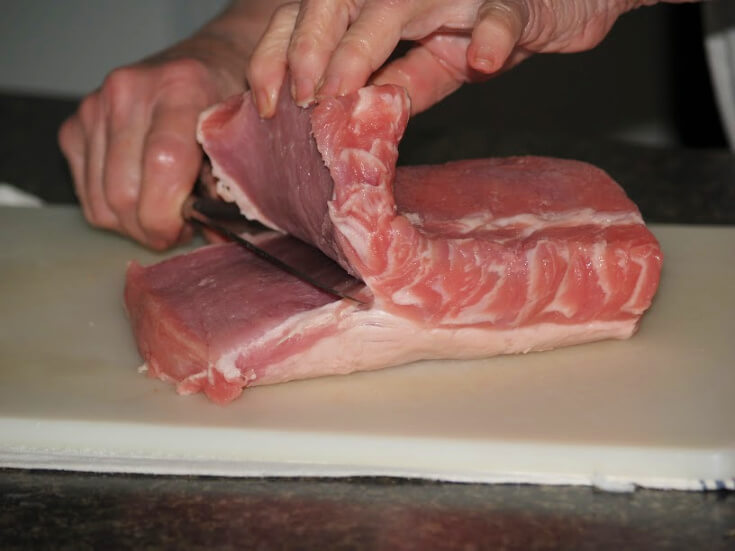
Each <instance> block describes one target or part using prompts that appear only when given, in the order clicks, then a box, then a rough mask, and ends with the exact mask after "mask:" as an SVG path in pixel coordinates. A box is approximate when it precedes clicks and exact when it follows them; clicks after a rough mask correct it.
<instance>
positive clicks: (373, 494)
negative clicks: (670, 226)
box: [0, 94, 735, 549]
mask: <svg viewBox="0 0 735 551" xmlns="http://www.w3.org/2000/svg"><path fill="white" fill-rule="evenodd" d="M74 108H75V102H74V101H73V100H63V99H49V98H38V97H30V96H20V95H12V94H0V120H2V121H3V128H2V130H1V131H0V182H9V183H12V184H14V185H17V186H18V187H21V188H24V189H26V190H28V191H30V192H32V193H35V194H37V195H39V196H40V197H42V198H43V199H45V200H46V201H48V202H50V203H71V202H74V200H75V199H74V194H73V188H72V185H71V182H70V180H69V176H68V173H67V171H66V168H65V165H64V162H63V159H62V157H61V155H60V153H59V152H58V149H57V147H56V131H57V128H58V126H59V124H60V122H61V121H62V120H63V118H64V117H66V116H67V115H68V114H69V113H71V112H72V111H73V110H74ZM510 154H542V155H555V156H560V157H568V158H576V159H581V160H586V161H589V162H592V163H594V164H597V165H598V166H600V167H602V168H604V169H605V170H607V171H608V172H610V173H611V174H612V175H613V177H614V178H616V179H617V180H618V181H619V182H620V183H621V185H622V186H623V187H624V188H625V189H626V191H627V192H628V194H629V195H630V196H631V197H632V198H633V199H634V200H635V201H636V202H637V203H638V205H639V206H640V208H641V211H642V212H643V215H644V217H645V218H646V219H647V220H648V221H649V222H664V223H687V224H735V155H733V154H731V153H729V152H728V151H726V150H724V149H714V150H695V149H655V148H645V147H637V146H632V145H624V144H620V143H614V142H609V141H605V140H602V139H595V138H594V137H593V138H589V137H585V138H580V137H571V136H564V135H563V134H561V133H559V134H554V135H553V136H552V135H543V134H539V133H523V132H516V133H504V134H502V136H497V135H493V136H491V135H490V134H489V133H488V132H487V130H486V129H483V128H480V127H477V128H474V127H473V126H472V125H471V124H465V125H463V127H462V128H460V129H457V128H456V127H447V126H445V125H442V124H438V123H437V122H436V121H435V120H433V119H432V118H431V117H424V118H419V119H416V121H415V122H414V123H413V124H412V126H411V127H410V128H409V130H408V132H407V135H406V138H405V141H404V143H403V144H402V149H401V155H402V160H401V162H404V163H412V164H413V163H421V162H430V161H431V162H439V161H444V160H450V159H454V158H462V157H464V158H469V157H477V156H486V155H510ZM107 547H110V548H136V549H137V548H175V549H180V548H218V549H219V548H222V549H227V548H245V549H271V548H276V549H277V548H296V549H362V548H364V549H427V548H431V549H558V548H562V549H735V496H733V495H732V494H731V493H727V492H709V493H686V492H671V491H667V492H663V491H653V490H638V491H636V492H635V493H631V494H611V493H604V492H600V491H597V490H595V489H593V488H586V487H582V488H576V487H548V486H533V485H483V484H456V483H444V482H430V481H420V480H403V479H394V478H354V479H314V478H284V479H272V478H250V479H228V478H218V477H188V476H144V475H123V474H114V475H112V474H89V473H70V472H56V471H30V470H9V469H5V470H3V469H0V548H2V549H19V548H23V549H25V548H33V549H36V548H39V549H45V548H53V549H58V548H61V549H66V548H68V549H95V548H107Z"/></svg>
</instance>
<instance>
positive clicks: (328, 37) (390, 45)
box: [248, 0, 687, 117]
mask: <svg viewBox="0 0 735 551" xmlns="http://www.w3.org/2000/svg"><path fill="white" fill-rule="evenodd" d="M669 1H671V2H683V1H687V0H669ZM655 3H657V1H656V0H555V1H553V2H552V1H549V0H488V1H483V0H304V1H303V2H301V3H300V4H299V3H292V4H287V5H284V6H282V7H281V8H280V9H279V10H278V11H276V13H275V14H274V16H273V18H272V19H271V22H270V25H269V27H268V29H267V30H266V32H265V34H264V35H263V37H262V38H261V40H260V42H259V44H258V45H257V47H256V49H255V51H254V52H253V55H252V57H251V60H250V64H249V67H248V80H249V83H250V87H251V89H252V92H253V95H254V98H255V102H256V105H257V107H258V110H259V112H260V113H261V115H262V116H264V117H269V116H272V115H273V113H274V110H275V105H276V99H277V97H278V93H279V90H280V87H281V84H282V83H283V81H284V78H285V74H286V72H287V71H289V72H290V74H291V94H292V95H293V97H294V99H295V101H296V102H297V103H298V104H300V105H308V104H309V103H311V102H312V101H314V99H315V98H319V97H324V96H332V95H342V94H345V93H348V92H352V91H354V90H356V89H357V88H360V87H361V86H364V85H365V84H366V83H367V82H369V81H370V82H373V83H375V84H384V83H392V84H398V85H401V86H404V87H405V88H406V89H407V90H408V93H409V96H410V97H411V100H412V111H413V112H414V113H416V112H420V111H423V110H425V109H427V108H428V107H430V106H431V105H433V104H434V103H436V102H438V101H439V100H441V99H442V98H444V97H445V96H447V95H448V94H450V93H451V92H453V91H454V90H456V89H457V88H459V87H460V86H461V85H462V84H463V83H465V82H471V81H478V80H483V79H486V78H489V77H490V76H491V75H493V74H495V73H498V72H500V71H503V70H505V69H507V68H509V67H512V66H514V65H516V64H518V63H520V62H521V61H522V60H524V59H526V58H527V57H529V56H530V55H531V54H533V53H536V52H578V51H582V50H587V49H590V48H592V47H594V46H595V45H597V44H598V43H599V42H600V41H601V40H602V39H603V38H604V37H605V36H606V35H607V33H608V31H609V30H610V28H611V27H612V25H613V23H614V22H615V20H616V19H617V18H618V17H619V16H620V15H621V14H622V13H624V12H625V11H628V10H631V9H633V8H635V7H638V6H640V5H644V4H655ZM400 40H408V41H413V42H415V46H414V47H413V48H412V49H411V50H409V51H408V53H407V54H406V55H405V56H403V57H400V58H398V59H396V60H393V61H391V62H389V63H387V64H385V62H386V61H387V60H388V58H389V56H390V55H391V53H392V52H393V51H394V50H395V48H396V46H397V45H398V43H399V41H400Z"/></svg>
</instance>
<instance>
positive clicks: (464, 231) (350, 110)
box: [126, 86, 662, 402]
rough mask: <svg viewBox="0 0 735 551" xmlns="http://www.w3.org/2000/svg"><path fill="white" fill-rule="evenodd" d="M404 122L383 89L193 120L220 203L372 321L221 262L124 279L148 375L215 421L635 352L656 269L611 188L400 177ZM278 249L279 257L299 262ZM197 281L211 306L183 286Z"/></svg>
mask: <svg viewBox="0 0 735 551" xmlns="http://www.w3.org/2000/svg"><path fill="white" fill-rule="evenodd" d="M408 113H409V102H408V98H407V96H406V94H405V92H404V91H403V89H401V88H398V87H394V86H380V87H367V88H363V89H361V90H359V91H358V92H357V93H355V94H352V95H349V96H345V97H341V98H333V99H328V100H325V101H323V102H322V103H320V104H319V105H317V106H316V107H314V108H312V109H309V110H303V109H300V108H298V107H296V106H295V105H293V103H291V101H290V99H289V97H288V94H281V99H280V102H279V109H278V114H277V116H276V117H274V118H273V119H272V120H261V119H260V118H259V117H258V116H257V114H256V112H255V109H254V108H253V105H252V103H251V101H250V98H249V96H248V95H247V94H246V95H243V96H239V97H236V98H232V99H230V100H228V101H226V102H224V103H223V104H220V105H217V106H215V107H213V108H212V109H210V110H209V111H208V112H206V113H204V114H203V116H202V118H201V120H200V126H199V139H200V141H201V142H202V145H203V146H204V149H205V151H206V152H207V154H208V155H209V158H210V160H211V162H212V166H213V172H214V175H215V176H216V177H217V178H218V179H219V183H218V191H219V193H220V194H221V195H222V196H223V197H225V198H226V199H229V200H233V201H235V202H237V204H238V205H239V207H240V209H241V210H242V212H243V213H244V214H245V215H246V216H248V217H249V218H253V219H257V220H259V221H261V222H262V223H264V224H266V225H268V226H271V227H273V228H274V229H278V230H281V231H285V232H288V233H290V234H292V235H294V236H296V237H298V238H299V239H300V240H303V241H305V242H307V243H310V244H313V245H315V246H316V247H318V248H319V249H321V250H322V251H323V252H324V253H325V254H327V255H328V256H330V257H331V258H333V259H334V260H335V261H337V262H338V263H339V264H340V265H341V266H342V267H343V268H344V269H345V270H347V271H348V272H349V273H350V274H352V275H353V276H355V277H357V278H359V279H361V280H362V281H363V282H364V284H365V286H364V287H363V288H361V289H359V292H360V293H361V297H363V298H365V299H366V300H367V301H368V303H369V304H368V305H366V306H360V305H357V304H355V303H353V302H350V301H348V300H334V299H332V298H331V297H329V296H326V295H324V294H323V293H320V292H318V291H316V290H314V289H312V290H311V294H312V295H314V297H320V300H322V301H323V302H318V301H317V302H309V301H306V300H304V301H301V302H299V301H298V300H295V299H293V300H292V298H291V297H292V296H293V294H294V293H296V296H297V297H301V296H302V295H301V294H300V293H306V294H308V292H307V290H306V288H308V285H306V284H304V283H302V282H300V281H298V280H296V279H294V278H292V277H291V276H288V275H287V274H283V273H281V272H279V271H278V270H276V269H275V268H272V267H271V266H267V265H262V264H259V263H254V261H253V260H247V261H246V260H242V257H243V255H245V254H246V253H244V252H243V251H241V250H239V249H238V248H237V247H235V246H233V245H226V246H222V247H221V248H219V249H217V248H209V249H204V250H203V252H202V251H196V252H194V253H191V254H190V255H185V256H183V257H180V258H177V259H173V260H170V261H167V262H169V263H170V264H166V263H163V264H161V265H157V266H152V267H149V268H141V267H139V266H137V265H133V266H132V267H131V268H130V271H129V274H128V291H127V292H126V299H127V305H128V310H129V312H130V314H131V319H132V321H133V327H134V329H135V332H136V337H137V340H138V343H139V348H140V349H141V353H142V354H143V356H144V358H145V360H146V363H147V365H148V367H149V370H150V372H151V373H152V374H154V375H155V376H158V377H161V378H168V379H172V380H174V381H176V382H177V384H178V388H179V391H180V392H195V391H198V390H204V391H205V392H207V394H208V395H209V396H210V398H212V399H213V400H215V401H218V402H226V401H228V400H230V399H232V398H234V397H235V396H237V395H238V394H239V392H240V389H242V388H243V387H245V386H253V385H257V384H269V383H274V382H280V381H285V380H291V379H296V378H304V377H311V376H317V375H324V374H331V373H348V372H351V371H355V370H362V369H376V368H381V367H387V366H390V365H396V364H400V363H405V362H408V361H413V360H418V359H428V358H473V357H486V356H492V355H497V354H503V353H517V352H528V351H531V350H545V349H550V348H555V347H558V346H564V345H570V344H577V343H582V342H588V341H593V340H599V339H605V338H627V337H629V336H631V335H632V334H633V333H634V332H635V330H636V328H637V326H638V323H639V320H640V318H641V315H642V314H643V312H644V311H645V310H646V309H647V308H648V307H649V306H650V304H651V300H652V298H653V295H654V294H655V291H656V288H657V286H658V281H659V275H660V270H661V263H662V254H661V251H660V248H659V246H658V243H657V241H656V239H655V238H654V237H653V235H652V234H651V233H650V232H649V231H648V230H647V229H646V227H645V225H644V224H643V221H642V219H641V216H640V213H639V211H638V209H637V208H636V206H635V205H634V204H633V203H632V202H631V201H630V200H629V199H628V198H627V196H626V195H625V193H624V192H623V190H622V189H621V188H620V187H619V186H618V185H617V184H616V183H615V182H614V181H613V180H612V179H611V178H610V177H609V176H608V175H607V174H605V173H604V172H602V171H601V170H599V169H597V168H595V167H592V166H590V165H587V164H584V163H580V162H576V161H568V160H561V159H547V158H540V157H516V158H507V159H478V160H470V161H459V162H454V163H448V164H444V165H438V166H416V167H401V168H399V169H398V170H397V171H396V160H397V156H398V142H399V141H400V138H401V136H402V134H403V131H404V128H405V126H406V124H407V121H408ZM285 243H288V245H284V247H285V249H284V250H283V251H282V253H283V254H286V255H288V254H289V252H288V251H289V250H290V249H291V248H293V249H294V250H297V249H298V250H300V251H303V250H305V249H308V247H305V246H303V245H298V244H297V241H296V240H293V239H288V240H286V241H285ZM197 255H199V256H198V259H197V260H196V269H194V268H186V266H188V264H186V263H187V262H194V259H195V258H197ZM208 255H212V257H213V258H212V259H210V258H209V256H208ZM234 258H239V259H240V260H239V261H238V262H237V263H236V265H237V268H234V267H230V266H229V265H228V264H226V263H227V262H234V260H233V259H234ZM228 259H229V260H228ZM315 262H317V264H318V262H322V263H325V266H329V267H330V268H329V269H330V270H336V272H334V277H336V278H337V279H339V278H340V277H341V278H342V280H341V282H342V284H347V283H346V282H349V281H350V280H349V278H348V276H347V275H346V274H345V273H344V272H342V271H339V270H337V269H336V268H335V265H334V264H333V263H331V262H328V261H327V260H324V259H323V258H321V259H320V260H319V261H315ZM164 266H165V267H164ZM182 270H183V271H188V272H189V273H191V274H192V276H191V278H187V279H186V281H184V280H183V279H178V278H177V277H176V274H177V273H181V271H182ZM166 273H169V274H170V275H169V276H168V278H167V277H166V276H165V275H164V274H166ZM330 273H331V272H330ZM208 278H212V280H213V281H217V282H218V283H217V287H216V288H213V289H212V290H209V291H208V290H207V289H206V285H205V286H204V287H205V288H202V286H199V284H198V283H197V282H199V281H204V280H207V279H208ZM195 280H196V281H195ZM220 281H222V283H220ZM338 283H339V281H338ZM278 285H280V287H277V286H278ZM292 286H293V289H294V291H293V292H292V291H291V290H290V289H291V287H292ZM297 288H298V289H301V290H300V291H296V289H297ZM207 292H209V293H210V294H207ZM187 293H188V294H187ZM310 296H311V295H310ZM223 297H224V298H223ZM210 304H211V307H210V306H209V305H210ZM255 305H257V307H255ZM236 312H237V313H239V312H243V314H242V315H241V316H239V317H238V315H237V314H235V313H236ZM233 320H234V321H233ZM292 340H293V341H294V342H293V343H292V342H291V341H292ZM254 343H257V347H258V354H255V355H253V353H252V350H253V346H256V345H255V344H254ZM182 366H185V367H182Z"/></svg>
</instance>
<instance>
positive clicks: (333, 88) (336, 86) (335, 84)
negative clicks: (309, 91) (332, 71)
mask: <svg viewBox="0 0 735 551" xmlns="http://www.w3.org/2000/svg"><path fill="white" fill-rule="evenodd" d="M341 88H342V79H341V78H340V77H338V76H337V75H330V76H329V77H327V79H326V80H325V81H324V83H323V84H322V85H321V86H320V87H319V90H318V91H317V97H325V96H337V95H339V94H340V92H341Z"/></svg>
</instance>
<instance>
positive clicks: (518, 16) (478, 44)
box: [467, 0, 528, 74]
mask: <svg viewBox="0 0 735 551" xmlns="http://www.w3.org/2000/svg"><path fill="white" fill-rule="evenodd" d="M527 22H528V8H527V7H526V4H525V2H521V1H518V0H491V1H488V2H485V3H484V4H482V6H480V8H479V10H478V11H477V20H476V22H475V27H474V29H473V31H472V41H471V43H470V45H469V47H468V48H467V63H468V64H469V65H470V67H472V68H473V69H475V70H476V71H480V72H482V73H485V74H491V73H495V72H497V71H499V70H500V69H501V68H502V67H503V66H504V65H505V64H506V62H507V61H508V58H510V56H511V54H512V53H513V50H514V49H515V47H516V44H518V41H519V40H520V39H521V35H522V33H523V29H524V28H525V26H526V23H527Z"/></svg>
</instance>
